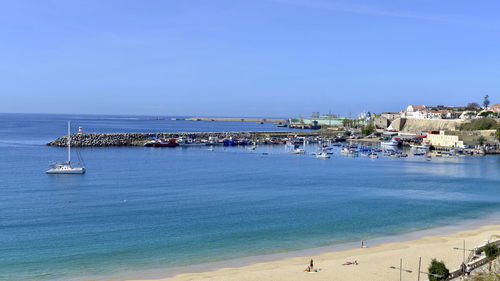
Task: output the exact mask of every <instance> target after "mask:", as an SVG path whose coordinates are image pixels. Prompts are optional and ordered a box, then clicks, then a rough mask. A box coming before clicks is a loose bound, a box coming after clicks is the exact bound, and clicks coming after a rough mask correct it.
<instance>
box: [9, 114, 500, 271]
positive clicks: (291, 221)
mask: <svg viewBox="0 0 500 281" xmlns="http://www.w3.org/2000/svg"><path fill="white" fill-rule="evenodd" d="M148 117H150V116H107V115H55V114H0V253H1V254H0V280H88V279H96V278H104V279H106V278H112V277H113V278H117V279H120V276H130V275H134V274H137V273H138V272H141V276H142V274H144V275H147V274H148V272H151V273H154V274H157V275H160V276H162V275H165V276H168V274H169V272H170V273H171V272H174V271H176V272H178V271H179V269H180V270H181V271H182V270H184V271H186V272H189V271H190V269H193V268H196V267H198V268H199V266H200V265H201V266H203V265H210V264H217V263H221V262H222V263H224V262H231V261H234V260H240V259H251V260H252V259H255V260H258V258H259V257H266V256H273V255H280V254H283V255H286V254H287V253H296V252H297V251H304V250H308V249H322V248H324V247H331V246H335V245H348V244H349V243H358V241H360V240H366V241H367V243H370V241H375V240H376V239H380V238H383V237H396V236H398V235H405V234H409V233H410V234H411V233H417V232H419V231H425V230H432V229H439V228H442V227H446V226H454V225H460V224H462V223H466V222H471V221H481V220H483V219H485V218H488V217H493V218H495V219H493V221H494V222H497V223H498V222H500V220H498V219H496V218H498V217H500V216H499V214H500V192H499V191H500V172H499V171H500V157H498V156H484V157H451V158H442V159H439V158H433V159H432V160H431V161H426V160H425V158H422V157H417V156H413V155H411V154H410V156H409V157H407V158H390V157H383V156H381V157H380V158H378V159H370V158H368V157H348V156H345V155H342V154H341V153H340V149H339V148H335V149H334V150H333V154H332V157H331V158H330V159H318V158H315V157H314V156H312V155H311V153H312V152H316V151H318V147H317V145H315V144H308V145H306V147H305V150H306V151H307V154H305V155H295V154H292V153H290V151H289V150H287V148H286V146H285V145H259V146H258V147H257V148H256V149H255V150H249V149H248V148H247V147H244V146H236V147H223V146H216V147H214V150H213V151H209V150H208V149H207V147H189V148H180V147H177V148H153V147H94V148H81V149H79V148H74V149H72V154H74V155H75V156H76V154H78V153H80V154H81V155H82V158H83V160H84V161H85V165H86V168H87V172H86V173H85V174H83V175H49V174H45V171H46V170H47V169H48V168H49V162H50V161H53V160H55V161H63V160H65V159H66V149H65V148H63V147H49V146H46V143H48V142H50V141H52V140H54V139H56V138H58V137H61V136H64V135H65V134H66V131H67V127H66V126H67V121H68V120H70V121H71V124H72V127H71V130H72V132H73V133H76V132H77V130H78V127H80V126H81V127H82V128H83V132H84V133H90V132H100V133H113V132H213V131H277V130H289V129H288V128H278V127H276V125H274V124H272V123H265V124H256V123H252V122H204V121H200V122H194V121H173V120H170V117H167V118H165V119H164V120H149V118H148ZM153 117H155V116H153ZM73 151H74V152H73ZM75 161H76V160H75ZM459 244H460V243H459ZM460 245H461V244H460ZM124 278H126V277H124Z"/></svg>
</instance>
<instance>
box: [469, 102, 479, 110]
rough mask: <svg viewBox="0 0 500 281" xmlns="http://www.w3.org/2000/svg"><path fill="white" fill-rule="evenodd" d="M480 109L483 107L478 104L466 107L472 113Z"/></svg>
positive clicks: (473, 103) (471, 103)
mask: <svg viewBox="0 0 500 281" xmlns="http://www.w3.org/2000/svg"><path fill="white" fill-rule="evenodd" d="M479 108H481V106H479V104H478V103H477V102H470V103H469V104H467V106H466V107H465V109H466V110H470V111H475V110H478V109H479Z"/></svg>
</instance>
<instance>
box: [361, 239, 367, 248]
mask: <svg viewBox="0 0 500 281" xmlns="http://www.w3.org/2000/svg"><path fill="white" fill-rule="evenodd" d="M361 248H366V245H365V240H361Z"/></svg>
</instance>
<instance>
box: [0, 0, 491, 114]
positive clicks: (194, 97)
mask: <svg viewBox="0 0 500 281" xmlns="http://www.w3.org/2000/svg"><path fill="white" fill-rule="evenodd" d="M499 10H500V2H499V1H496V0H491V1H483V0H478V1H473V2H471V1H461V0H442V1H436V0H414V1H407V0H398V1H394V0H391V1H389V0H379V1H359V0H351V1H344V0H342V1H336V0H332V1H327V0H252V1H239V0H228V1H226V0H213V1H210V0H199V1H197V0H183V1H169V0H145V1H137V0H136V1H127V0H120V1H118V0H117V1H112V0H80V1H77V0H45V1H38V0H34V1H24V0H12V1H8V0H2V1H0V112H7V113H10V112H22V113H78V114H141V115H167V116H169V115H182V116H189V115H201V116H267V117H290V116H298V115H303V116H310V115H311V113H312V112H313V111H314V112H316V111H317V112H320V113H327V112H328V111H330V110H331V112H332V113H337V114H341V115H345V116H347V115H348V114H349V113H352V114H353V115H355V114H357V113H359V112H361V111H364V110H367V111H371V112H375V113H380V112H383V111H399V110H401V109H403V108H405V107H406V106H407V105H408V104H425V105H438V104H444V105H464V104H467V103H469V102H477V103H480V104H481V103H482V100H483V97H484V96H485V95H486V94H488V95H489V96H490V100H491V102H492V103H498V102H500V80H499V77H500V52H499V50H500V18H499V17H498V11H499Z"/></svg>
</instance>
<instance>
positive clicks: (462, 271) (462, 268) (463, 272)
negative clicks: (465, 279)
mask: <svg viewBox="0 0 500 281" xmlns="http://www.w3.org/2000/svg"><path fill="white" fill-rule="evenodd" d="M460 272H461V273H462V276H464V275H465V263H462V264H461V265H460Z"/></svg>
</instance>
